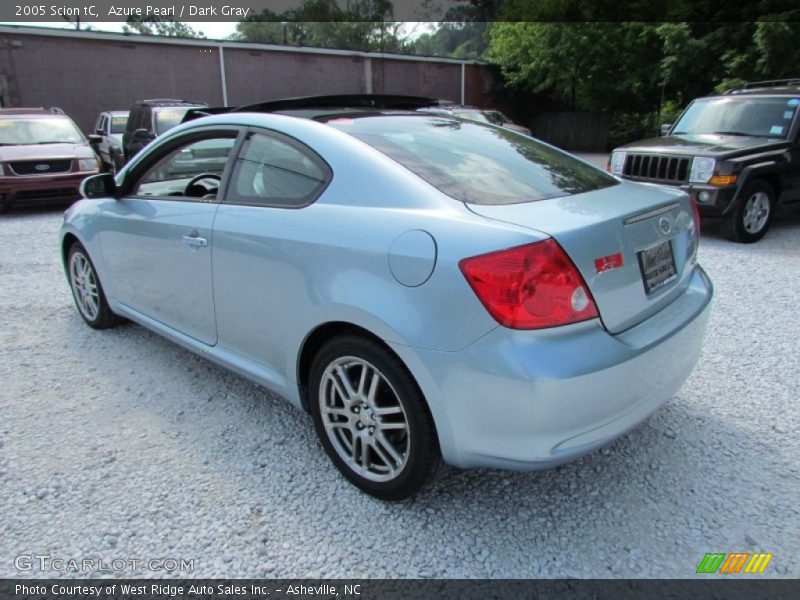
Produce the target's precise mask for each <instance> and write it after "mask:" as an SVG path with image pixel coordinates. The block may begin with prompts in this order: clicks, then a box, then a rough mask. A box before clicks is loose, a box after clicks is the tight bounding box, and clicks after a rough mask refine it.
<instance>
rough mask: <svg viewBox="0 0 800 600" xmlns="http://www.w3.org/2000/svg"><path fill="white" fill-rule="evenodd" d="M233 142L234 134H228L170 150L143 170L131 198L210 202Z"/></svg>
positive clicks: (215, 192) (195, 141) (196, 140)
mask: <svg viewBox="0 0 800 600" xmlns="http://www.w3.org/2000/svg"><path fill="white" fill-rule="evenodd" d="M235 141H236V134H235V133H234V132H231V133H229V134H224V135H216V136H214V137H204V138H202V139H197V138H194V139H193V140H192V141H191V142H188V143H186V144H183V145H181V146H180V147H178V148H174V147H173V149H172V150H169V151H168V152H167V153H166V154H165V155H163V156H162V157H161V158H159V159H156V162H155V163H151V164H150V166H148V167H147V170H146V171H145V172H144V174H142V176H141V177H139V179H138V180H137V181H136V182H135V183H134V184H133V186H132V188H131V190H132V192H131V195H133V196H156V197H162V198H163V197H174V198H175V199H185V200H203V201H210V200H214V199H215V198H216V196H217V192H218V191H219V184H220V181H221V180H222V173H223V171H224V170H225V165H226V164H227V162H228V157H229V156H230V154H231V150H232V149H233V145H234V142H235Z"/></svg>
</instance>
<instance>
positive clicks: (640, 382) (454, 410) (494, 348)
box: [393, 267, 713, 470]
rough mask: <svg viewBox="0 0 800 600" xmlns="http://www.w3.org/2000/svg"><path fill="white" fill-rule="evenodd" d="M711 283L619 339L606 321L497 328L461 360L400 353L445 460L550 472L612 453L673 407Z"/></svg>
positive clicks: (697, 280)
mask: <svg viewBox="0 0 800 600" xmlns="http://www.w3.org/2000/svg"><path fill="white" fill-rule="evenodd" d="M712 294H713V290H712V286H711V282H710V281H709V279H708V277H707V276H706V275H705V273H704V272H703V271H702V269H700V268H699V267H698V268H697V269H696V271H695V273H694V275H693V278H692V281H691V284H690V285H689V287H688V288H687V290H686V292H685V293H684V294H682V295H681V296H679V297H678V298H677V299H676V300H675V301H673V302H672V303H671V304H670V305H669V306H667V307H666V308H664V309H663V310H662V311H660V312H659V313H657V314H656V315H654V316H653V317H651V318H649V319H647V320H646V321H644V322H642V323H640V324H639V325H637V326H635V327H633V328H632V329H629V330H627V331H625V332H623V333H621V334H618V335H610V334H609V333H608V332H606V331H605V330H604V329H603V328H602V327H601V325H600V323H599V321H598V320H593V321H587V322H584V323H577V324H575V325H570V326H566V327H558V328H554V329H552V330H542V331H536V332H532V331H514V330H511V329H507V328H504V327H498V328H496V329H494V330H493V331H492V332H490V333H489V334H487V335H486V336H484V337H483V338H481V339H480V340H478V341H477V342H475V343H474V344H472V345H470V346H468V347H467V348H465V349H463V350H461V351H459V352H437V351H431V350H420V349H412V348H409V347H407V346H399V345H394V346H393V348H394V350H395V351H396V352H397V353H398V354H399V355H400V356H401V358H403V359H404V360H405V361H406V363H407V364H408V365H409V367H410V368H411V370H412V372H413V373H414V374H415V375H416V376H417V380H418V382H419V384H420V387H421V388H422V391H423V393H424V394H425V396H426V398H427V399H428V401H429V404H430V406H431V411H432V413H433V416H434V420H435V422H436V426H437V430H438V433H439V438H440V444H441V447H442V454H443V455H444V458H445V460H446V461H447V462H449V463H451V464H453V465H456V466H460V467H478V466H481V467H498V468H508V469H517V470H528V469H542V468H547V467H551V466H554V465H557V464H560V463H563V462H567V461H569V460H572V459H574V458H576V457H578V456H580V455H582V454H585V453H587V452H589V451H591V450H594V449H596V448H598V447H600V446H603V445H605V444H607V443H608V442H610V441H612V440H614V439H615V438H617V437H619V436H620V435H622V434H624V433H626V432H627V431H629V430H630V429H632V428H634V427H635V426H636V425H638V424H639V423H641V422H642V421H643V420H645V419H646V418H647V417H648V416H649V415H650V414H652V413H653V412H654V411H655V410H657V409H658V408H659V407H660V406H662V405H663V404H664V403H665V402H666V401H667V400H669V399H670V398H672V397H673V396H674V395H675V393H676V392H677V391H678V389H679V388H680V387H681V385H682V384H683V382H684V381H685V380H686V378H687V377H688V376H689V374H690V373H691V371H692V369H693V368H694V366H695V364H696V363H697V360H698V357H699V355H700V349H701V345H702V341H703V337H704V334H705V330H706V324H707V320H708V314H709V305H710V300H711V297H712Z"/></svg>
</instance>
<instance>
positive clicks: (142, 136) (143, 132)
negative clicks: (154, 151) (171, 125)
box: [133, 129, 153, 142]
mask: <svg viewBox="0 0 800 600" xmlns="http://www.w3.org/2000/svg"><path fill="white" fill-rule="evenodd" d="M133 139H134V140H136V141H137V142H149V141H151V140H152V139H153V136H152V135H151V134H150V132H149V131H147V129H137V130H136V131H134V132H133Z"/></svg>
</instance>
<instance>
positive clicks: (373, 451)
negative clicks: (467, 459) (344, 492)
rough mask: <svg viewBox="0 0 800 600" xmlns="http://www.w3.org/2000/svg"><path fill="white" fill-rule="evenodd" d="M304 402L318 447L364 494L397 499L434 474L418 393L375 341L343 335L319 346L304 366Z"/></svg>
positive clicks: (435, 460)
mask: <svg viewBox="0 0 800 600" xmlns="http://www.w3.org/2000/svg"><path fill="white" fill-rule="evenodd" d="M309 406H310V409H311V415H312V417H313V419H314V426H315V428H316V430H317V434H318V435H319V438H320V441H321V442H322V446H323V447H324V448H325V452H326V453H327V454H328V456H329V457H330V459H331V460H332V461H333V463H334V464H335V465H336V467H337V468H338V469H339V471H341V472H342V474H343V475H344V476H345V477H346V478H347V479H348V480H350V481H351V482H352V483H354V484H355V485H356V486H357V487H359V488H360V489H361V490H363V491H365V492H366V493H368V494H370V495H372V496H375V497H376V498H380V499H382V500H402V499H404V498H408V497H409V496H412V495H413V494H415V493H416V492H417V491H419V489H420V488H421V487H422V486H423V485H424V484H425V483H427V482H428V481H429V480H430V479H431V478H432V477H433V476H434V475H435V473H436V470H437V468H438V466H439V462H440V453H439V445H438V440H437V437H436V431H435V427H434V424H433V419H432V418H431V415H430V412H429V410H428V407H427V404H426V402H425V399H424V398H423V396H422V393H421V392H420V391H419V389H418V388H417V385H416V383H415V382H414V380H413V379H412V378H411V375H410V374H409V373H408V371H407V370H406V368H405V366H404V365H403V364H402V363H401V362H400V361H399V360H398V359H397V357H395V356H394V355H392V354H390V353H389V352H388V351H387V350H386V349H385V348H383V347H382V346H380V345H379V344H377V343H376V342H374V341H372V340H368V339H366V338H361V337H355V336H343V337H339V338H335V339H333V340H331V341H330V342H328V343H327V344H326V345H325V346H323V348H322V349H321V350H320V351H319V352H318V354H317V356H316V358H315V359H314V362H313V364H312V366H311V374H310V378H309Z"/></svg>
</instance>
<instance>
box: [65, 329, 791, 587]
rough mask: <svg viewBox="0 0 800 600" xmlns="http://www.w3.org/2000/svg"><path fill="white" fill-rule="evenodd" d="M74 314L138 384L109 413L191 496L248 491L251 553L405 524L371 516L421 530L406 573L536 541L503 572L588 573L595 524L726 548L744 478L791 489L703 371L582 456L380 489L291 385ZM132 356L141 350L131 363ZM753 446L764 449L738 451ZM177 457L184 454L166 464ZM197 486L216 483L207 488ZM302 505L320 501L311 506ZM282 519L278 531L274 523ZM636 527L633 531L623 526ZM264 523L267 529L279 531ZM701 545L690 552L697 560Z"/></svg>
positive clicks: (360, 572) (239, 497) (130, 450)
mask: <svg viewBox="0 0 800 600" xmlns="http://www.w3.org/2000/svg"><path fill="white" fill-rule="evenodd" d="M66 327H67V328H68V330H69V331H68V332H67V333H68V335H70V337H73V336H74V337H77V338H83V339H84V340H86V341H87V343H86V344H83V345H79V347H80V350H79V351H78V350H76V355H77V353H78V352H80V354H81V355H82V360H85V361H88V362H89V363H90V364H94V367H95V368H94V371H95V373H108V374H109V381H113V382H114V385H116V386H117V388H121V387H122V386H125V385H127V386H128V389H127V390H125V391H122V390H120V393H117V394H115V395H114V397H113V398H105V399H104V402H105V403H106V406H105V407H104V411H105V414H106V417H105V418H107V419H109V420H110V422H136V421H137V419H138V420H139V421H141V420H142V419H145V420H146V421H147V423H148V428H149V430H150V431H151V432H155V433H152V434H151V435H150V437H149V438H148V439H147V442H146V443H147V444H148V445H149V446H150V447H151V448H152V447H154V448H156V449H158V448H159V447H160V445H163V447H164V448H165V450H164V451H163V452H160V454H161V455H162V456H163V457H164V458H163V461H164V463H165V464H164V465H163V466H165V467H167V468H170V469H173V468H174V469H179V470H184V469H186V477H185V486H184V487H183V488H182V489H181V493H186V494H192V493H195V490H193V482H194V481H195V480H204V481H208V482H214V483H213V485H223V487H224V488H225V489H231V490H234V489H235V490H237V492H236V495H235V498H236V500H235V501H236V503H237V505H240V504H244V505H245V506H248V507H249V509H248V510H249V511H250V515H251V516H250V521H249V522H250V525H249V526H248V527H246V528H244V529H240V530H238V531H237V532H235V533H232V534H231V535H232V536H234V537H242V538H244V540H245V541H247V542H248V544H252V545H253V552H256V551H257V550H258V548H259V547H260V546H264V548H265V549H262V550H260V551H261V552H266V553H267V554H268V555H269V556H273V557H275V559H276V560H277V561H278V562H279V563H280V562H281V559H280V557H281V556H282V555H283V553H284V550H283V549H282V548H283V547H282V546H281V541H282V540H294V542H293V543H295V542H302V543H303V544H308V545H320V546H324V547H325V548H326V552H330V553H333V554H337V553H339V554H341V555H342V556H347V555H348V553H352V552H354V550H353V548H352V547H351V540H350V536H349V535H348V532H352V531H360V530H362V529H363V528H364V527H365V520H367V521H370V522H373V521H374V522H380V521H381V520H387V522H391V523H392V526H391V527H387V528H386V529H385V531H384V530H382V529H381V528H380V527H377V526H376V527H374V528H373V527H372V526H369V528H370V531H371V532H372V533H373V538H372V539H373V542H372V544H373V547H374V548H375V549H379V548H387V549H388V548H395V547H397V544H398V540H397V539H395V536H396V535H397V533H398V531H403V530H413V531H415V532H416V533H415V535H414V536H413V539H414V540H415V542H414V545H412V547H403V551H402V553H401V554H400V555H398V561H399V562H398V565H399V566H398V568H397V570H396V572H395V573H394V576H403V575H404V574H405V575H408V576H419V575H420V573H422V574H423V575H426V574H428V573H431V574H433V575H439V576H448V577H458V576H463V577H466V576H471V577H488V576H493V575H494V576H496V575H497V573H495V572H494V571H490V570H488V567H487V568H486V569H484V568H483V567H482V565H483V564H484V562H485V561H486V559H487V557H490V556H491V557H493V558H492V559H491V561H490V562H493V563H494V564H498V561H499V563H500V564H502V557H503V556H509V557H510V556H515V557H516V556H519V554H520V552H526V553H528V554H529V556H530V560H531V566H530V570H529V571H526V572H500V575H502V576H509V577H524V576H537V575H538V576H564V575H565V574H566V575H572V576H589V575H590V574H592V573H596V572H597V569H596V568H595V567H591V568H589V567H583V566H581V565H582V564H583V563H581V561H585V563H586V564H588V563H589V562H591V561H592V559H593V557H592V555H591V553H589V554H587V549H589V550H591V548H592V547H593V545H594V544H595V543H597V538H598V536H605V537H606V539H603V540H602V541H601V543H602V544H604V545H606V546H608V545H611V546H614V544H616V543H617V542H615V541H614V539H616V538H617V537H619V538H620V540H621V541H619V542H618V543H619V544H623V542H624V543H625V544H630V543H631V542H630V540H631V539H635V540H638V541H637V542H636V543H637V544H640V545H641V546H642V548H645V550H641V551H646V548H647V547H648V545H649V546H650V547H661V548H667V547H669V546H670V544H671V543H672V542H671V541H670V540H671V539H673V538H674V537H675V536H676V535H677V536H679V537H680V538H681V539H682V542H681V543H682V544H683V545H685V544H687V543H689V544H690V545H691V544H694V547H696V548H697V552H698V553H700V557H702V552H705V551H708V548H707V545H708V543H710V542H709V540H711V541H713V542H714V543H715V544H717V546H718V545H719V543H720V540H722V539H723V538H725V537H726V536H727V535H728V534H729V533H730V536H731V537H732V539H731V542H730V543H731V544H733V545H735V542H736V540H737V539H739V538H736V537H735V536H737V535H739V532H740V528H741V526H740V525H737V526H736V527H733V528H731V529H730V530H729V531H728V530H726V527H725V525H726V519H729V518H730V519H733V520H735V521H736V522H737V523H739V522H740V521H741V520H742V519H747V518H748V517H752V518H756V519H757V518H758V515H748V514H738V513H737V514H731V513H730V511H726V510H725V507H726V506H728V507H730V506H735V505H736V503H737V499H738V496H737V494H738V493H740V491H741V489H742V488H741V487H740V486H736V485H731V486H728V485H727V483H729V482H731V481H732V480H735V479H736V478H741V479H744V480H745V481H747V482H748V483H749V484H750V486H751V487H752V488H753V489H758V490H771V491H770V492H769V493H774V494H781V493H783V494H786V495H787V496H790V495H791V494H790V493H789V492H788V491H781V490H777V489H774V481H771V480H770V478H769V476H768V474H767V473H766V472H765V471H763V465H764V461H765V458H764V457H770V458H769V459H768V460H769V461H771V462H773V463H776V464H777V465H778V468H781V469H784V468H785V469H789V470H791V469H792V468H793V467H792V466H791V462H790V461H789V460H788V457H784V456H783V455H782V450H781V449H780V448H776V447H774V446H773V445H772V444H770V443H768V442H763V443H758V444H756V445H755V446H753V444H752V440H750V443H749V444H746V443H743V442H744V441H746V440H749V439H750V438H751V437H752V432H749V431H747V429H746V428H745V427H740V426H737V424H736V423H735V422H732V421H730V420H727V419H722V418H719V417H718V416H715V415H709V414H707V413H706V412H704V411H703V410H701V409H700V408H697V407H695V406H694V404H693V399H695V398H696V397H697V394H698V392H697V390H694V389H693V388H692V386H691V380H690V382H689V383H688V384H687V385H686V386H684V388H683V390H682V391H681V392H680V393H679V394H678V396H677V397H676V398H675V399H673V400H672V401H671V402H669V403H668V404H667V405H666V406H665V407H664V408H662V409H661V410H660V411H658V412H657V413H656V414H655V415H653V416H652V417H651V419H649V420H648V421H647V422H645V423H644V424H643V425H642V426H641V427H639V428H638V429H636V430H634V431H632V432H630V433H628V434H627V435H625V436H623V437H621V438H620V439H618V440H617V441H615V442H613V443H612V444H611V445H609V446H608V447H606V448H604V449H602V450H599V451H596V452H593V453H591V454H588V455H586V456H584V457H582V458H580V459H578V460H576V461H575V462H572V463H570V464H567V465H563V466H560V467H557V468H554V469H551V470H546V471H534V472H525V473H520V472H507V471H499V470H489V469H477V470H458V469H453V468H445V469H444V470H443V471H442V473H441V474H440V476H439V477H438V479H436V480H435V481H434V482H432V484H430V485H429V486H428V487H427V488H425V489H424V490H423V491H422V493H420V494H419V495H418V496H416V497H414V498H412V499H409V500H406V501H402V502H398V503H387V502H382V501H379V500H376V499H374V498H371V497H369V496H367V495H365V494H363V493H361V492H360V491H358V490H357V489H356V488H354V487H353V486H351V485H350V484H349V483H348V482H347V481H346V480H345V479H344V478H343V477H342V476H341V475H339V474H338V472H337V471H336V470H335V468H334V467H333V465H332V464H331V463H330V461H329V460H328V458H327V456H325V454H324V452H323V450H322V448H321V446H320V445H319V443H318V442H317V439H316V434H315V432H314V428H313V424H312V421H311V418H310V417H309V416H308V415H307V414H305V413H304V412H303V411H300V410H297V409H295V408H293V407H292V406H290V405H289V403H288V402H286V401H284V400H283V399H282V398H280V397H278V396H276V395H274V394H272V393H270V392H268V391H267V390H265V389H263V388H261V387H260V386H257V385H255V384H253V383H250V382H249V381H247V380H245V379H243V378H241V377H239V376H237V375H235V374H232V373H230V372H229V371H227V370H225V369H223V368H221V367H218V366H216V365H214V364H212V363H210V362H208V361H206V360H205V359H204V358H202V357H200V356H198V355H195V354H193V353H190V352H189V351H186V350H183V349H181V348H179V347H177V346H175V345H174V344H172V343H171V342H169V341H168V340H165V339H164V338H161V337H160V336H158V335H156V334H154V333H151V332H149V331H148V330H146V329H144V328H142V327H139V326H136V325H133V324H128V325H126V326H123V327H121V328H118V329H114V330H109V331H105V332H99V333H98V332H94V331H91V332H88V333H87V329H88V328H86V327H85V325H84V324H83V323H82V322H81V321H80V319H79V317H78V316H77V315H73V317H72V318H70V319H69V320H68V322H67V324H66ZM90 341H93V343H91V342H90ZM128 357H137V358H136V361H133V362H132V361H129V360H128ZM114 374H120V376H113V375H114ZM137 381H138V382H139V383H144V384H145V385H144V386H142V385H138V384H137ZM131 386H137V387H138V388H139V389H138V390H137V389H136V388H134V389H133V390H131ZM176 391H178V393H175V392H176ZM135 392H136V393H135ZM101 421H102V419H101ZM138 435H139V434H138V432H137V431H136V430H135V428H132V429H128V430H126V433H125V434H124V435H120V436H118V437H117V438H116V439H115V443H116V444H117V445H118V448H117V449H118V455H119V456H125V455H126V454H135V445H136V444H137V443H139V441H138V440H137V439H136V438H138ZM131 444H132V445H133V447H132V446H131ZM740 447H742V448H754V449H755V450H751V452H752V454H750V455H742V454H737V453H736V449H737V448H740ZM120 460H122V459H120ZM173 460H174V461H176V462H175V464H174V467H169V466H168V465H169V462H170V461H173ZM188 462H190V463H191V465H193V466H192V467H191V468H188V467H187V464H188ZM190 473H191V474H193V475H192V476H191V477H190V476H189V474H190ZM154 475H155V476H156V477H158V476H159V475H158V471H155V472H154ZM157 483H158V482H156V484H157ZM143 484H144V482H143ZM209 485H211V484H209ZM196 492H197V493H205V492H204V491H203V489H201V488H198V489H197V490H196ZM760 493H764V492H760ZM298 496H300V497H302V498H303V500H302V501H298V499H297V497H298ZM332 499H335V501H334V502H331V500H332ZM209 501H211V502H224V499H223V498H217V499H211V500H209ZM765 502H766V503H768V502H769V500H765ZM298 506H304V507H306V508H308V510H312V511H313V513H312V514H310V515H305V514H301V513H298ZM344 507H346V509H345V508H344ZM709 511H711V512H709ZM714 511H718V512H716V513H715V512H714ZM277 524H280V531H277V530H276V531H274V532H273V531H272V528H273V527H278V525H277ZM631 528H633V532H634V533H633V534H630V533H628V534H624V532H625V531H628V532H629V531H631ZM265 529H266V530H270V533H269V534H268V535H267V536H266V537H265V536H264V533H263V532H264V531H265ZM678 530H680V531H678ZM631 535H632V536H633V537H631ZM778 535H780V534H779V533H778ZM739 537H741V536H739ZM687 539H688V542H687ZM712 545H713V544H712ZM740 545H741V544H740ZM717 546H715V547H717ZM248 547H249V546H248ZM732 548H733V546H732ZM737 548H738V547H737ZM737 548H733V549H734V550H735V549H737ZM629 550H630V548H629ZM634 550H635V549H634ZM366 551H367V549H364V552H366ZM248 552H249V550H248ZM620 552H623V554H624V552H625V550H624V548H621V549H620ZM453 553H455V555H456V556H460V555H462V554H463V555H464V561H463V565H464V566H463V571H456V572H454V571H453V570H452V568H451V570H449V571H447V572H444V571H440V570H438V567H437V565H438V564H439V562H440V561H442V562H452V561H451V560H450V559H446V557H452V555H453ZM556 556H559V557H560V556H573V558H574V563H572V562H571V563H569V564H570V565H571V566H568V565H565V564H564V563H563V562H561V559H558V560H556V558H555V557H556ZM361 558H362V559H364V560H365V559H366V557H365V556H363V555H361ZM684 558H685V557H680V556H679V557H660V556H653V557H648V564H650V565H651V568H654V569H656V570H655V571H653V572H652V573H660V574H661V575H664V574H669V573H670V567H673V568H674V563H670V562H669V561H670V560H671V561H675V560H683V559H684ZM694 558H695V557H689V558H688V559H686V560H687V561H688V562H687V569H689V570H687V571H686V573H690V572H691V569H690V567H692V565H689V564H688V563H691V562H692V560H694ZM662 560H663V561H666V562H662V563H660V561H662ZM698 560H699V559H698ZM357 564H360V565H361V566H357V567H353V568H352V569H351V570H350V571H345V572H346V573H348V574H350V575H353V576H382V574H381V572H377V574H376V572H375V571H372V570H370V568H369V567H368V566H366V565H367V563H364V562H363V561H362V562H361V563H357ZM515 564H518V561H515ZM659 566H660V570H658V568H659ZM640 567H641V565H639V564H638V563H637V564H633V565H629V564H626V563H625V562H624V557H623V559H622V562H620V563H617V562H614V561H611V562H609V564H608V565H607V568H608V573H609V576H613V575H619V574H620V573H622V574H625V575H627V576H646V575H647V574H648V573H649V572H644V571H641V570H639V569H640ZM482 569H483V570H482ZM570 569H572V570H570ZM321 573H322V571H321ZM652 573H650V574H652ZM673 576H685V573H684V574H683V575H681V573H680V572H675V573H673Z"/></svg>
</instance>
